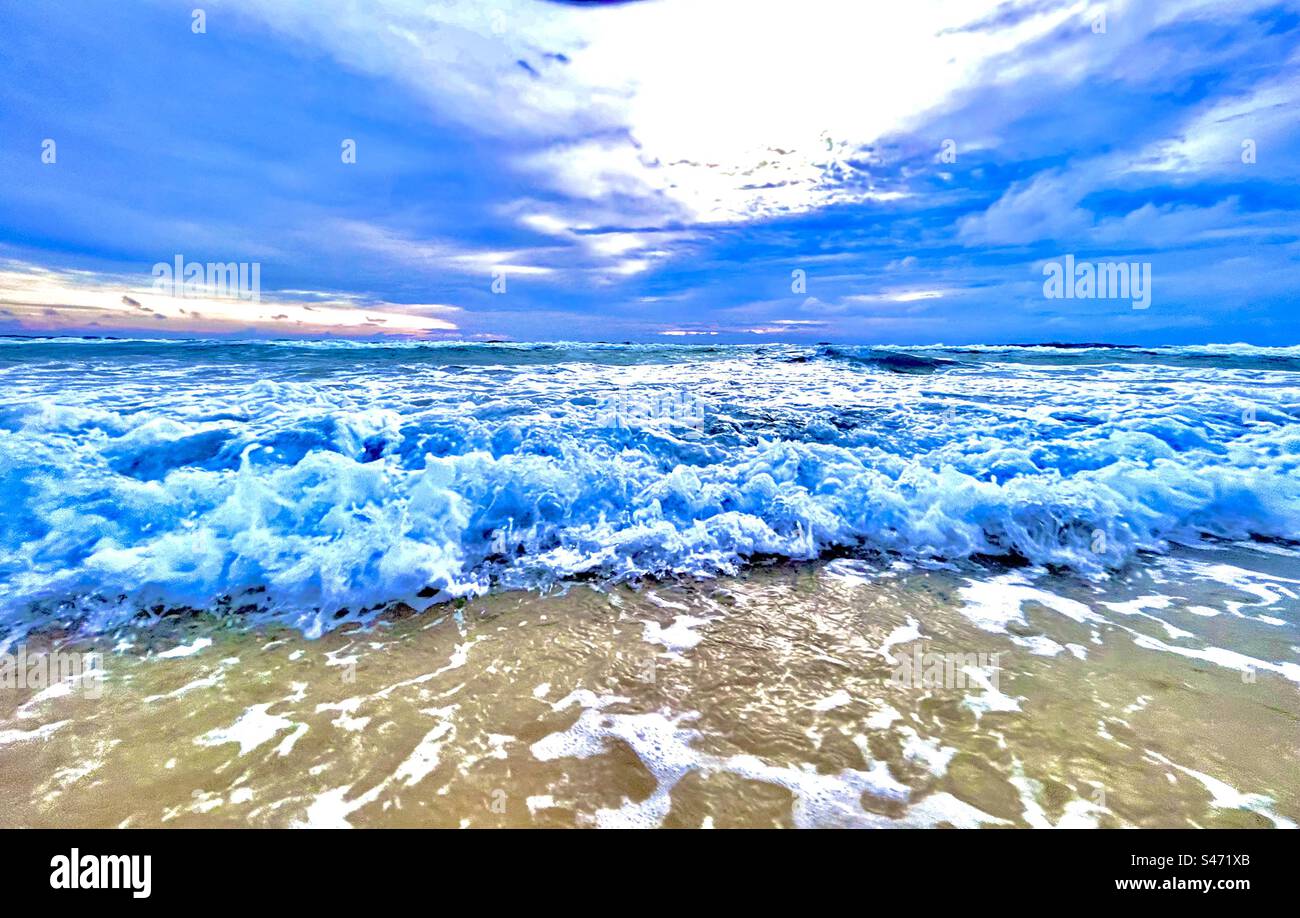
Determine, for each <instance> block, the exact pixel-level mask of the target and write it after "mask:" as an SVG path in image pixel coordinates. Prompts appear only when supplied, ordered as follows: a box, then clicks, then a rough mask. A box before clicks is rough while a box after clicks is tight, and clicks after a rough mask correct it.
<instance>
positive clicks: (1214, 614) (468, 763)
mask: <svg viewBox="0 0 1300 918" xmlns="http://www.w3.org/2000/svg"><path fill="white" fill-rule="evenodd" d="M1209 548H1210V549H1211V550H1188V549H1183V550H1179V551H1177V552H1175V553H1173V554H1171V555H1170V556H1168V557H1164V558H1159V559H1148V560H1147V561H1145V562H1144V563H1143V564H1138V565H1134V566H1133V568H1132V569H1131V570H1130V571H1129V572H1128V573H1126V574H1125V575H1124V576H1122V577H1115V578H1111V579H1110V580H1108V581H1106V582H1089V581H1084V580H1079V579H1075V578H1065V577H1060V576H1056V575H1053V574H1051V573H1048V572H1046V571H1043V570H1040V569H1014V568H1006V567H1002V566H997V565H993V564H987V565H979V564H968V565H964V566H962V567H952V566H936V567H933V568H930V569H924V568H917V567H912V566H905V565H902V564H891V563H890V562H889V561H888V560H887V559H870V560H853V559H847V558H845V559H839V560H831V561H822V562H818V563H810V564H803V565H790V564H780V565H774V566H771V567H762V566H759V567H755V568H751V569H749V570H748V571H746V572H744V573H742V574H740V575H738V576H735V577H731V578H725V579H718V580H709V581H699V582H664V583H644V584H641V585H639V586H638V587H633V586H629V585H619V586H612V587H598V586H593V585H588V584H572V585H570V586H569V587H568V588H567V589H566V590H565V591H563V592H560V593H555V594H552V595H548V596H539V595H537V594H535V593H528V592H511V593H503V594H499V595H493V596H488V597H486V598H482V599H478V600H474V601H471V602H468V603H464V604H460V605H440V606H434V607H431V608H430V609H428V610H426V611H424V612H422V613H421V614H414V610H394V612H393V613H392V614H391V615H388V616H386V617H385V618H384V619H383V620H381V621H379V622H377V623H375V624H374V625H372V626H371V627H368V628H364V629H363V628H356V627H345V628H343V629H341V630H339V631H335V632H331V633H328V634H326V635H325V636H323V637H321V638H319V639H317V640H308V639H306V638H304V637H303V636H302V635H301V634H300V633H299V632H297V631H293V630H289V629H277V628H273V627H267V626H257V627H253V626H250V625H248V624H247V623H246V622H243V621H241V620H240V619H239V618H238V617H227V618H222V619H214V618H212V617H208V616H188V617H176V618H167V619H164V620H162V621H156V622H138V623H136V624H133V625H131V626H128V627H124V628H122V629H120V630H119V631H118V632H116V633H114V634H112V635H106V636H105V637H103V638H101V639H99V640H98V641H97V642H95V643H93V644H87V643H86V642H81V641H69V640H65V639H60V638H58V637H57V635H54V634H47V635H46V636H45V637H43V638H32V639H30V640H29V641H28V646H29V652H33V651H35V650H38V649H40V648H42V647H59V648H61V649H63V650H75V649H81V650H87V649H99V650H103V651H105V652H106V662H105V669H106V677H105V679H104V682H103V684H102V686H100V688H101V689H102V691H98V692H96V691H87V690H86V687H85V686H82V685H63V686H58V687H55V688H47V689H44V690H42V691H36V690H31V689H27V690H23V689H10V690H5V691H2V692H0V813H2V814H3V816H0V822H3V824H4V825H6V826H306V825H311V826H344V825H351V826H357V827H361V826H446V827H457V826H471V827H488V826H553V827H559V826H613V825H633V826H656V825H662V826H670V827H673V826H713V827H719V828H722V827H733V826H781V827H785V826H881V827H885V826H931V825H953V826H1047V825H1097V826H1207V827H1226V826H1233V827H1235V826H1243V827H1249V826H1271V825H1282V826H1287V825H1292V824H1294V823H1295V822H1296V821H1297V820H1300V777H1298V776H1300V691H1298V689H1300V627H1298V625H1300V599H1297V595H1300V594H1298V593H1297V591H1298V590H1300V583H1297V580H1298V579H1300V557H1297V556H1296V554H1295V552H1294V551H1293V550H1291V549H1272V550H1270V549H1269V548H1268V546H1264V547H1262V548H1252V547H1242V546H1234V545H1220V546H1211V547H1209ZM921 654H931V655H939V656H937V657H935V656H928V657H927V656H921ZM945 654H956V655H961V656H958V657H944V656H943V655H945ZM994 655H996V656H994ZM904 661H910V662H912V663H920V664H921V669H920V670H916V669H915V667H914V671H913V672H910V673H909V672H907V671H906V669H905V667H906V666H907V665H908V664H907V663H905V662H904ZM935 661H938V665H937V666H934V667H932V668H931V669H930V671H929V672H924V671H923V670H925V669H926V667H927V666H928V665H929V664H930V663H934V662H935ZM954 661H955V662H954ZM944 664H946V666H945V665H944ZM930 676H933V678H929V677H930ZM96 695H97V696H98V697H94V696H96Z"/></svg>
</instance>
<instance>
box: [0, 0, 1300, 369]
mask: <svg viewBox="0 0 1300 918" xmlns="http://www.w3.org/2000/svg"><path fill="white" fill-rule="evenodd" d="M0 36H3V38H0V47H3V54H0V334H20V335H49V334H55V335H63V334H78V335H113V336H121V337H173V338H185V337H223V336H229V337H321V336H347V337H367V338H370V337H380V338H383V337H392V336H395V337H402V338H408V337H415V338H427V339H432V340H442V339H454V340H496V339H511V340H605V341H624V340H630V341H639V342H642V341H644V342H653V341H659V342H677V343H705V342H707V343H724V342H740V343H745V342H750V343H755V342H768V341H788V342H808V343H812V342H817V341H834V342H860V343H892V344H931V343H947V344H966V343H1032V342H1049V341H1061V342H1067V341H1068V342H1083V341H1106V342H1112V343H1124V344H1149V345H1150V344H1194V343H1207V342H1237V341H1244V342H1248V343H1252V344H1259V345H1295V344H1300V292H1298V290H1300V219H1298V218H1300V166H1298V165H1297V152H1298V151H1300V105H1298V103H1300V0H1283V2H1278V0H1158V2H1157V0H1140V2H1123V0H1111V2H1105V3H1095V2H1086V0H1085V2H1070V0H908V2H907V3H883V2H882V3H872V2H859V0H789V2H781V0H640V2H621V3H596V2H591V3H583V2H553V0H463V2H462V0H433V2H428V0H426V2H412V0H368V2H365V3H362V2H356V0H187V2H185V3H179V2H172V0H133V2H130V3H116V2H101V0H81V2H73V0H49V2H40V3H32V2H29V3H17V2H11V3H3V4H0ZM1067 258H1068V259H1069V260H1068V261H1067ZM178 261H179V265H180V268H181V275H182V276H181V277H180V278H176V277H175V274H176V271H175V267H174V266H175V265H177V263H178ZM1118 264H1123V265H1127V266H1129V268H1130V269H1131V276H1132V277H1133V278H1134V279H1137V278H1142V277H1145V278H1147V279H1148V280H1147V283H1146V286H1145V288H1144V290H1143V294H1144V295H1143V296H1142V297H1138V296H1137V293H1136V291H1135V290H1134V289H1129V290H1123V289H1121V288H1120V287H1119V286H1118V283H1116V284H1114V285H1111V286H1107V285H1103V284H1101V283H1099V282H1087V283H1085V281H1084V280H1081V278H1084V277H1085V276H1086V275H1088V273H1089V272H1090V271H1095V272H1096V273H1094V274H1093V275H1092V276H1093V277H1100V276H1105V272H1106V266H1107V265H1111V266H1115V265H1118ZM236 265H242V266H243V267H244V269H245V278H246V280H247V283H246V284H245V286H244V288H243V289H242V290H241V289H225V290H223V289H222V288H221V286H220V282H221V280H222V278H223V277H224V276H225V275H224V274H223V269H222V267H221V266H236ZM1062 265H1068V266H1069V269H1070V270H1071V272H1072V273H1071V277H1070V279H1071V281H1073V282H1074V283H1073V285H1072V286H1071V289H1070V290H1069V292H1070V293H1071V294H1078V295H1072V296H1069V297H1065V296H1059V295H1049V294H1059V293H1060V289H1061V288H1059V287H1057V288H1050V289H1049V287H1048V286H1047V280H1046V278H1048V277H1049V276H1050V274H1051V272H1052V271H1054V270H1056V269H1057V268H1059V267H1060V266H1062ZM209 266H211V267H209ZM1054 266H1055V267H1054ZM1111 270H1112V274H1111V275H1110V276H1111V278H1112V280H1114V279H1115V278H1117V277H1118V275H1117V274H1115V273H1114V268H1113V267H1112V269H1111ZM1076 272H1077V273H1076ZM254 277H255V278H256V280H257V283H256V284H253V283H252V280H253V278H254ZM186 279H188V280H190V283H189V284H186V283H185V282H184V281H185V280H186ZM172 280H176V281H177V282H176V283H174V284H171V283H170V281H172ZM232 286H234V285H232Z"/></svg>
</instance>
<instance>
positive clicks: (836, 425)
mask: <svg viewBox="0 0 1300 918" xmlns="http://www.w3.org/2000/svg"><path fill="white" fill-rule="evenodd" d="M0 350H2V351H3V353H2V354H0V376H3V382H4V390H3V391H4V395H3V398H0V429H2V430H3V436H2V437H0V488H3V492H2V493H3V495H4V501H3V503H2V504H0V548H2V549H3V550H2V551H0V585H2V586H3V591H2V594H0V595H2V598H0V620H3V621H5V622H6V623H8V624H9V625H10V627H19V626H23V625H26V624H30V623H33V622H37V621H50V620H58V621H63V620H68V621H70V622H71V621H76V622H78V623H80V624H81V625H82V626H83V627H87V628H90V629H104V628H108V627H112V626H114V625H116V624H119V623H121V622H123V621H126V620H128V619H130V618H131V617H132V616H135V615H137V614H140V613H141V612H142V611H145V612H152V613H158V612H160V611H164V610H167V609H173V608H202V609H218V610H220V609H231V610H240V609H242V610H246V611H251V612H256V613H259V614H268V615H274V616H277V617H279V618H281V619H283V620H285V621H287V622H291V623H293V624H296V625H297V626H299V627H302V628H303V629H304V630H306V631H308V632H309V633H312V634H316V633H320V632H321V631H323V630H326V629H328V628H329V627H332V626H333V625H334V624H336V623H338V622H341V621H347V620H351V619H356V618H365V617H366V616H368V615H371V614H373V613H374V612H375V611H376V610H377V609H379V608H381V607H383V606H384V605H386V604H388V603H391V602H394V601H406V602H410V603H417V602H418V603H423V604H427V602H429V601H430V599H431V598H443V599H445V598H449V597H455V596H465V595H470V594H476V593H481V592H484V591H487V590H490V589H509V588H547V587H549V586H552V585H554V584H556V583H559V582H562V581H564V580H566V579H569V578H573V577H578V576H583V577H595V578H601V579H603V578H611V579H613V578H631V577H637V576H642V575H647V574H653V575H665V574H677V575H686V576H692V575H694V576H709V575H714V574H719V573H726V572H732V571H734V570H736V569H737V568H738V566H740V565H742V564H744V563H745V562H746V561H747V559H750V558H753V557H755V556H779V557H784V558H790V559H808V558H814V557H817V556H818V555H820V554H822V553H825V552H827V551H832V550H847V551H853V552H888V553H891V554H894V555H897V556H900V557H902V558H905V559H913V560H920V559H945V560H960V559H963V558H967V557H970V556H973V555H995V556H1004V557H1008V558H1014V559H1018V560H1025V561H1028V562H1030V563H1033V564H1041V565H1054V566H1059V567H1061V568H1064V569H1068V570H1072V571H1076V572H1079V573H1081V574H1085V575H1093V574H1098V573H1101V572H1104V571H1105V570H1107V569H1114V568H1119V567H1122V566H1123V565H1124V564H1126V563H1127V562H1128V561H1130V560H1131V559H1132V558H1133V557H1134V555H1135V554H1136V553H1138V552H1141V551H1151V552H1161V551H1164V550H1166V548H1167V545H1168V543H1169V542H1170V541H1172V540H1179V541H1191V540H1196V539H1199V538H1203V537H1205V536H1207V535H1208V536H1215V537H1223V538H1232V539H1239V538H1250V537H1254V538H1265V539H1294V538H1296V537H1297V536H1298V535H1300V468H1298V467H1297V466H1298V465H1300V458H1297V457H1300V354H1295V353H1292V351H1294V350H1295V349H1276V348H1275V349H1262V348H1248V347H1247V346H1244V345H1234V346H1228V347H1217V348H1213V347H1212V348H1201V349H1192V348H1170V349H1146V350H1137V349H1107V348H1105V347H1104V346H1097V347H1090V348H1087V349H1069V350H1064V349H1062V350H1056V349H1053V348H1050V347H1034V348H1026V349H1017V348H992V347H990V348H948V349H945V348H923V349H908V350H902V349H880V348H856V349H855V348H849V347H836V348H829V347H821V348H806V347H795V346H764V347H743V346H736V347H727V346H711V347H707V348H691V347H688V346H658V345H631V346H615V345H608V346H602V345H466V344H459V345H446V344H439V345H373V344H372V345H350V346H346V347H345V346H321V345H312V344H303V343H289V342H275V343H258V344H253V343H248V344H229V343H213V342H186V343H159V342H142V341H135V342H98V343H96V344H95V345H94V346H87V345H86V344H84V343H79V342H67V341H44V342H25V343H22V344H16V345H14V346H12V347H6V348H3V349H0ZM1054 354H1055V356H1054Z"/></svg>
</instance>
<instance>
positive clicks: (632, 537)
mask: <svg viewBox="0 0 1300 918" xmlns="http://www.w3.org/2000/svg"><path fill="white" fill-rule="evenodd" d="M0 380H2V381H3V388H2V389H0V428H3V433H4V435H3V438H0V481H2V482H3V494H4V498H5V499H4V501H3V503H0V545H2V546H3V551H0V586H2V587H3V589H0V653H3V654H5V655H12V654H14V653H15V652H16V650H17V649H18V648H20V647H21V648H23V649H24V651H25V652H26V653H28V654H31V653H39V652H41V651H42V650H44V651H49V652H85V653H90V652H94V653H99V654H102V655H103V671H102V672H101V673H99V674H98V675H97V677H96V678H97V680H98V682H97V685H98V687H99V689H101V690H97V691H94V692H89V691H81V690H80V689H81V688H84V686H82V685H80V684H79V681H78V679H63V680H60V681H54V682H51V683H50V684H45V685H34V686H30V687H29V689H28V690H27V691H26V692H18V693H15V692H5V693H0V696H2V698H3V700H0V774H2V775H3V777H2V778H0V802H2V803H3V804H4V811H5V812H6V813H7V814H8V815H7V816H6V817H4V822H5V824H14V825H46V824H55V825H119V824H125V825H163V824H169V825H170V824H180V825H208V824H263V825H342V824H348V825H386V824H394V825H791V826H829V825H861V826H884V825H1062V824H1064V825H1114V826H1120V825H1294V824H1295V822H1296V821H1297V820H1298V819H1300V781H1297V779H1296V775H1297V774H1300V769H1298V768H1297V765H1300V731H1297V730H1296V725H1297V722H1298V721H1300V695H1298V694H1297V690H1298V689H1300V348H1294V347H1293V348H1260V347H1251V346H1247V345H1221V346H1205V347H1164V348H1128V347H1112V346H1105V345H1096V346H1069V347H1066V346H1051V345H1041V346H1026V347H1019V346H1016V347H1013V346H967V347H942V346H931V347H905V348H904V347H867V346H843V345H807V346H804V345H788V344H773V345H763V346H748V345H746V346H730V345H659V344H655V345H633V344H513V343H495V344H457V343H357V342H343V341H330V342H302V341H265V342H227V341H176V342H162V341H146V340H139V341H131V340H120V341H114V340H80V339H55V340H40V339H7V340H4V341H2V342H0ZM85 681H86V680H85V679H84V678H82V679H80V682H85Z"/></svg>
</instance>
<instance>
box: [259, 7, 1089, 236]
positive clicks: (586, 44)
mask: <svg viewBox="0 0 1300 918" xmlns="http://www.w3.org/2000/svg"><path fill="white" fill-rule="evenodd" d="M233 5H234V6H235V8H236V9H238V10H239V11H240V12H241V13H242V14H243V15H244V16H247V17H251V18H253V19H256V20H259V21H262V22H265V23H268V24H270V25H271V26H273V27H274V28H276V29H277V30H278V31H280V32H282V33H284V34H286V35H289V36H292V37H294V38H296V39H299V40H302V41H305V42H307V43H309V44H311V45H313V46H317V47H322V48H324V49H325V50H327V51H328V52H330V53H331V54H333V55H334V56H335V57H337V58H338V59H339V60H340V61H342V62H343V63H345V64H346V65H348V66H351V67H354V68H356V69H359V70H362V71H364V72H367V73H371V74H375V75H379V76H383V77H387V78H391V79H394V80H396V81H398V82H400V83H402V84H404V85H406V86H407V87H408V88H409V89H410V90H412V91H415V92H417V93H420V94H422V95H425V96H426V97H428V98H430V100H431V101H432V103H433V104H434V106H435V107H436V108H437V110H438V111H439V112H440V114H442V115H443V116H447V117H451V118H454V119H457V120H459V121H460V122H462V123H464V124H466V125H467V126H468V127H469V128H470V129H472V130H475V131H477V132H479V133H483V134H488V135H492V136H496V137H499V138H509V139H510V140H511V141H512V142H513V143H515V144H517V145H520V147H521V149H520V155H519V158H518V166H519V168H521V169H522V170H524V171H527V172H531V173H533V174H534V175H536V176H539V177H541V178H542V179H543V180H544V181H546V182H548V183H549V185H550V186H551V187H552V188H553V189H555V190H559V191H561V192H563V193H564V194H566V195H569V196H571V197H574V198H577V199H581V200H589V201H590V200H601V201H608V200H609V199H611V198H622V199H624V201H625V203H624V205H623V206H625V207H626V208H627V209H629V210H631V211H633V212H650V213H652V214H654V216H655V217H656V218H657V219H658V221H659V225H663V224H664V223H667V222H672V221H681V222H717V221H734V220H746V219H751V218H755V217H763V216H768V215H772V214H778V213H791V212H801V211H806V210H809V209H813V208H817V207H821V206H825V205H827V204H830V203H834V202H840V201H863V200H889V199H893V198H897V197H899V196H901V194H902V192H900V191H898V190H896V189H881V188H878V187H876V186H875V185H874V184H873V182H872V179H871V176H870V174H869V173H867V172H865V171H864V170H861V169H858V170H856V175H855V181H853V182H852V183H847V182H845V181H844V179H845V176H846V174H848V173H854V172H855V169H854V167H853V166H852V165H850V162H849V161H850V159H853V160H854V161H857V158H858V156H859V151H860V149H861V148H862V147H863V146H865V145H868V144H870V143H872V142H874V141H876V140H878V139H880V138H882V137H884V136H886V135H889V134H891V133H893V132H897V131H900V130H904V129H906V128H907V127H909V126H911V125H914V124H916V123H918V121H919V119H921V118H922V117H923V116H924V114H925V113H926V112H927V111H929V110H932V109H934V108H935V107H937V106H940V105H941V104H942V103H943V102H944V101H945V100H946V99H948V98H949V97H950V96H951V95H953V94H954V93H956V92H958V91H959V90H961V89H963V88H965V87H967V86H968V85H969V84H970V83H971V82H972V81H973V80H975V78H976V77H977V76H978V75H980V74H982V73H984V72H985V71H986V70H987V65H988V64H989V63H990V61H992V60H994V59H995V58H996V57H997V56H998V55H1001V54H1005V53H1006V52H1009V51H1012V50H1014V49H1015V48H1017V47H1019V46H1021V45H1022V44H1024V43H1025V42H1028V41H1032V40H1034V39H1037V38H1040V37H1042V36H1044V35H1046V34H1048V33H1050V32H1051V31H1052V30H1053V29H1055V28H1057V27H1058V26H1060V25H1061V24H1062V23H1063V22H1066V21H1067V20H1068V19H1069V18H1070V17H1075V18H1077V17H1078V16H1079V15H1080V12H1081V11H1082V10H1083V9H1085V8H1086V7H1087V4H1086V3H1083V2H1079V3H1075V4H1073V5H1071V6H1069V7H1067V8H1064V9H1061V8H1057V9H1043V10H1041V11H1038V12H1035V13H1032V14H1029V15H1026V16H1024V17H1023V18H1021V19H1020V20H1019V21H1018V22H1016V23H1015V24H1012V25H1008V26H1006V27H1003V28H997V29H975V30H970V31H954V30H953V29H952V27H953V26H960V25H962V24H965V23H970V22H972V21H975V20H978V19H980V18H982V17H984V16H987V15H988V14H991V13H993V12H994V11H996V10H999V9H1000V8H1001V7H1002V0H911V2H909V3H907V4H896V5H893V6H891V7H890V8H889V10H888V13H887V14H886V13H885V12H883V11H881V10H880V9H879V8H877V7H874V6H873V5H871V4H866V3H845V2H843V0H801V2H800V3H799V4H797V5H791V4H788V3H782V2H773V0H711V2H708V3H702V2H699V0H660V2H654V3H637V4H629V5H615V6H607V7H596V8H592V7H587V8H578V7H575V6H569V5H561V4H550V3H537V2H531V0H530V2H520V0H493V2H483V0H475V2H468V0H453V2H446V3H439V4H434V5H430V4H427V3H424V2H417V0H374V2H372V3H369V4H366V5H365V6H361V5H358V4H355V3H353V2H351V0H279V2H275V3H270V2H266V0H257V2H254V0H234V4H233ZM561 55H562V58H563V59H561V57H560V56H561ZM521 61H522V62H523V65H521V64H520V62H521ZM529 147H531V149H528V148H529Z"/></svg>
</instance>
